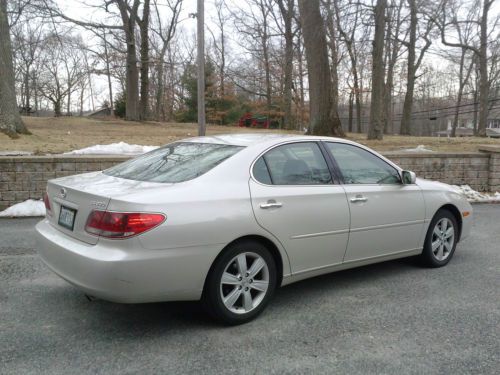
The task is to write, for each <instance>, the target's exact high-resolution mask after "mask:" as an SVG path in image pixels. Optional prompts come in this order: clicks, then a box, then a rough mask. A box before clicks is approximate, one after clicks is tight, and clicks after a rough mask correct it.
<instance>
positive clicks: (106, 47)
mask: <svg viewBox="0 0 500 375" xmlns="http://www.w3.org/2000/svg"><path fill="white" fill-rule="evenodd" d="M103 40H104V58H105V60H106V61H105V62H106V77H107V79H108V92H109V109H110V110H111V115H113V112H114V107H115V103H113V84H112V82H111V69H110V66H109V54H108V41H107V40H106V31H104V38H103Z"/></svg>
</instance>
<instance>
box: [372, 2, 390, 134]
mask: <svg viewBox="0 0 500 375" xmlns="http://www.w3.org/2000/svg"><path fill="white" fill-rule="evenodd" d="M386 7H387V0H377V4H376V5H375V36H374V40H373V50H372V59H373V61H372V96H371V106H370V124H369V129H368V139H382V138H383V137H384V40H385V38H384V34H385V8H386Z"/></svg>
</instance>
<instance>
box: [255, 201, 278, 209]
mask: <svg viewBox="0 0 500 375" xmlns="http://www.w3.org/2000/svg"><path fill="white" fill-rule="evenodd" d="M281 206H283V203H281V202H276V201H275V200H269V201H267V203H261V204H260V208H262V209H264V210H266V209H268V208H280V207H281Z"/></svg>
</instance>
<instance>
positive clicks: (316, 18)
mask: <svg viewBox="0 0 500 375" xmlns="http://www.w3.org/2000/svg"><path fill="white" fill-rule="evenodd" d="M299 10H300V18H301V23H302V32H303V35H304V46H305V49H306V60H307V69H308V72H309V108H310V115H309V116H310V120H309V134H314V135H333V136H341V137H343V136H344V131H343V130H342V126H341V123H340V119H339V117H338V113H337V111H335V110H334V108H333V107H332V95H331V77H330V66H329V64H328V49H327V44H326V37H325V27H324V23H323V18H322V16H321V12H320V7H319V0H299Z"/></svg>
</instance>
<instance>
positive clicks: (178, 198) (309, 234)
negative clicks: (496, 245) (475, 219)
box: [36, 134, 472, 324]
mask: <svg viewBox="0 0 500 375" xmlns="http://www.w3.org/2000/svg"><path fill="white" fill-rule="evenodd" d="M44 200H45V205H46V209H47V216H46V218H45V219H44V220H43V221H41V222H40V223H39V224H38V225H37V227H36V230H37V233H38V249H39V253H40V256H41V258H42V259H43V261H44V262H45V263H46V264H47V265H48V266H49V267H50V268H51V269H52V270H53V271H54V272H55V273H57V274H58V275H59V276H61V277H62V278H64V279H65V280H67V281H68V282H69V283H71V284H73V285H75V286H76V287H78V288H79V289H81V290H82V291H84V292H85V293H86V294H88V295H91V296H96V297H99V298H102V299H106V300H110V301H116V302H124V303H140V302H155V301H172V300H176V301H178V300H200V299H201V300H202V302H203V305H204V306H205V307H206V308H207V310H208V311H209V312H210V313H211V314H212V315H213V316H215V317H216V318H218V319H219V320H221V321H223V322H225V323H227V324H238V323H243V322H247V321H249V320H251V319H253V318H254V317H256V316H257V315H258V314H259V313H260V312H262V310H263V309H264V308H265V306H266V305H267V303H268V302H269V300H270V298H271V297H272V295H273V292H274V291H275V289H276V288H277V287H278V286H282V285H287V284H290V283H293V282H296V281H299V280H302V279H305V278H309V277H312V276H316V275H320V274H324V273H328V272H334V271H338V270H343V269H346V268H352V267H357V266H362V265H366V264H370V263H375V262H382V261H387V260H390V259H396V258H402V257H408V256H416V255H418V256H419V257H420V259H421V261H422V262H423V263H425V264H426V265H428V266H431V267H441V266H444V265H446V264H447V263H448V262H449V261H450V259H451V258H452V256H453V253H454V251H455V247H456V245H457V243H458V241H459V240H461V239H463V238H465V237H466V236H467V235H468V234H469V231H470V228H471V222H472V208H471V206H470V204H469V203H468V202H467V201H466V199H465V198H464V197H463V196H462V195H461V194H460V193H459V192H457V191H455V190H453V188H452V187H450V186H449V185H445V184H442V183H438V182H432V181H427V180H423V179H419V178H416V177H415V174H414V173H413V172H411V171H405V170H402V169H401V168H399V167H398V166H397V165H395V164H394V163H392V162H391V161H389V160H387V159H386V158H384V157H383V156H381V155H379V154H378V153H376V152H375V151H373V150H370V149H369V148H367V147H364V146H362V145H360V144H357V143H354V142H350V141H347V140H343V139H336V138H328V137H312V136H291V135H270V134H245V135H241V134H239V135H220V136H212V137H199V138H191V139H186V140H182V141H179V142H174V143H170V144H167V145H166V146H163V147H161V148H158V149H156V150H154V151H152V152H149V153H147V154H144V155H141V156H139V157H136V158H134V159H131V160H129V161H127V162H125V163H122V164H119V165H117V166H114V167H112V168H110V169H107V170H104V171H102V172H92V173H86V174H82V175H77V176H70V177H63V178H59V179H55V180H51V181H49V182H48V185H47V194H46V196H45V199H44Z"/></svg>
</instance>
